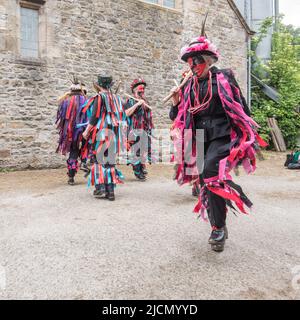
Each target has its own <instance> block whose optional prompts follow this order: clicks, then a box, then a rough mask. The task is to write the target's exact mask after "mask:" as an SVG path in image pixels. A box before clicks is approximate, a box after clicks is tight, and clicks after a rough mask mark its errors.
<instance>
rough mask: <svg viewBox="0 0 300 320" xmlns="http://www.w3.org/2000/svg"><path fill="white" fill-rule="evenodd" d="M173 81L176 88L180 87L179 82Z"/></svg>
mask: <svg viewBox="0 0 300 320" xmlns="http://www.w3.org/2000/svg"><path fill="white" fill-rule="evenodd" d="M173 81H174V83H175V86H176V87H179V84H178V82H177V81H176V80H175V79H173Z"/></svg>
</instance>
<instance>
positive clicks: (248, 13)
mask: <svg viewBox="0 0 300 320" xmlns="http://www.w3.org/2000/svg"><path fill="white" fill-rule="evenodd" d="M245 13H246V19H247V23H248V25H249V26H250V28H252V0H251V1H248V0H245ZM250 50H251V37H250V36H249V35H248V53H249V52H250ZM251 68H252V65H251V57H250V56H249V55H248V59H247V69H248V74H247V86H248V95H247V102H248V106H249V109H250V110H251Z"/></svg>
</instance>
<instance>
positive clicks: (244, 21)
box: [227, 0, 256, 36]
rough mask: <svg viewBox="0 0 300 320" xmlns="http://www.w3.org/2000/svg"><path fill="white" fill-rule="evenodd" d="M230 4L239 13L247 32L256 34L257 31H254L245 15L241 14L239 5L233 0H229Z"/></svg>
mask: <svg viewBox="0 0 300 320" xmlns="http://www.w3.org/2000/svg"><path fill="white" fill-rule="evenodd" d="M227 2H228V4H229V6H230V7H231V9H232V10H233V11H234V13H235V14H236V15H237V17H238V19H239V20H240V23H241V24H242V26H243V27H244V29H245V30H246V32H247V33H248V35H249V36H253V35H255V33H256V32H255V31H253V30H252V29H251V28H250V26H249V25H248V23H247V21H246V20H245V18H244V17H243V15H242V14H241V12H240V10H239V9H238V7H237V6H236V4H235V3H234V1H233V0H227Z"/></svg>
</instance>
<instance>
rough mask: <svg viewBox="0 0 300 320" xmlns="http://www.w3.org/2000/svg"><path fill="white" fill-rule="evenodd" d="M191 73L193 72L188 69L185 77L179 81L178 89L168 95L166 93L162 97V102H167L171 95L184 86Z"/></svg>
mask: <svg viewBox="0 0 300 320" xmlns="http://www.w3.org/2000/svg"><path fill="white" fill-rule="evenodd" d="M192 75H193V72H192V71H191V70H190V71H189V72H188V74H187V75H186V76H185V78H184V79H183V81H182V82H181V84H180V85H179V86H178V89H177V90H176V91H175V92H171V93H170V94H169V95H167V96H166V97H165V98H164V99H163V103H164V104H165V103H167V102H168V101H169V100H170V99H171V98H172V97H173V95H174V94H175V93H176V92H178V91H179V90H180V89H181V88H183V87H184V86H185V84H186V83H187V82H188V80H189V78H190V77H191V76H192Z"/></svg>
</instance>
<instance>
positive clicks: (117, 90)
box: [115, 81, 122, 94]
mask: <svg viewBox="0 0 300 320" xmlns="http://www.w3.org/2000/svg"><path fill="white" fill-rule="evenodd" d="M121 83H122V81H119V83H118V86H117V89H116V91H115V94H117V93H118V92H119V89H120V85H121Z"/></svg>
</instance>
